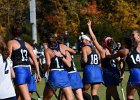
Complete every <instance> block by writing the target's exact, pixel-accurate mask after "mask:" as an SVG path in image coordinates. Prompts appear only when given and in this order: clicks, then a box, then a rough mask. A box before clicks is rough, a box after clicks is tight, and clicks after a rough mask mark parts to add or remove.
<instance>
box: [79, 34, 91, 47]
mask: <svg viewBox="0 0 140 100" xmlns="http://www.w3.org/2000/svg"><path fill="white" fill-rule="evenodd" d="M81 40H82V43H83V44H84V45H89V44H90V43H91V39H90V37H89V36H88V35H82V36H81Z"/></svg>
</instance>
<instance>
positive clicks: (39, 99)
mask: <svg viewBox="0 0 140 100" xmlns="http://www.w3.org/2000/svg"><path fill="white" fill-rule="evenodd" d="M35 93H36V95H37V97H38V98H37V100H41V97H40V95H39V93H38V92H37V91H36V92H35Z"/></svg>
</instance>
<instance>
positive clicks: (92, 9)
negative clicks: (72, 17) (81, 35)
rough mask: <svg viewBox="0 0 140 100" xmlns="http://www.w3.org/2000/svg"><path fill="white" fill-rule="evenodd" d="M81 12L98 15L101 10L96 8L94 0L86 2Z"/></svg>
mask: <svg viewBox="0 0 140 100" xmlns="http://www.w3.org/2000/svg"><path fill="white" fill-rule="evenodd" d="M81 14H91V15H93V14H94V15H100V14H101V11H99V10H98V9H97V3H96V1H95V0H94V1H91V2H90V3H88V4H87V7H85V8H84V9H82V10H81Z"/></svg>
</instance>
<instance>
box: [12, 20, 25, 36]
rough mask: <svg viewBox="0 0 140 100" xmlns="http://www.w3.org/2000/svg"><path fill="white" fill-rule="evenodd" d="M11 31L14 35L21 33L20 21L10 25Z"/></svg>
mask: <svg viewBox="0 0 140 100" xmlns="http://www.w3.org/2000/svg"><path fill="white" fill-rule="evenodd" d="M11 33H12V34H13V36H14V37H19V36H20V35H21V34H22V33H23V31H22V25H21V24H20V23H15V24H14V25H13V26H12V27H11Z"/></svg>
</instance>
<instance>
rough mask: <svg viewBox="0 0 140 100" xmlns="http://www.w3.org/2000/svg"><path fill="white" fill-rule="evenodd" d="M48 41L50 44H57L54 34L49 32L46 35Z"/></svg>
mask: <svg viewBox="0 0 140 100" xmlns="http://www.w3.org/2000/svg"><path fill="white" fill-rule="evenodd" d="M48 43H49V45H50V46H56V45H57V44H58V42H57V36H56V34H53V33H51V34H50V35H49V36H48Z"/></svg>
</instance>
